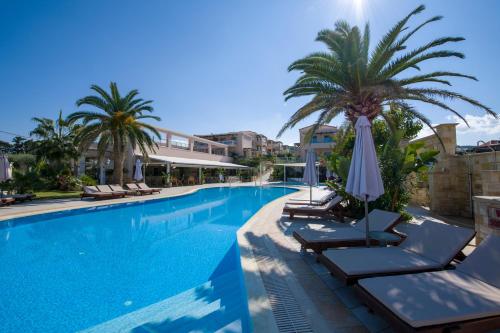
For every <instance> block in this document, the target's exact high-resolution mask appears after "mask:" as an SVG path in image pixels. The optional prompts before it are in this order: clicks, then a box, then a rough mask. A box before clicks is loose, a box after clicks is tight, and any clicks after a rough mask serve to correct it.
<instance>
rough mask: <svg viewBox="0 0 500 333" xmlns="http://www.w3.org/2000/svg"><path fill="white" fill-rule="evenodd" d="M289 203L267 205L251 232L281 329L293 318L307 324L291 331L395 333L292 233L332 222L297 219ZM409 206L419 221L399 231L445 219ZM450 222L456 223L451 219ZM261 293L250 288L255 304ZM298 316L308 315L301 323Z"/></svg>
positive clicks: (254, 222) (293, 323)
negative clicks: (284, 213)
mask: <svg viewBox="0 0 500 333" xmlns="http://www.w3.org/2000/svg"><path fill="white" fill-rule="evenodd" d="M285 201H286V199H284V198H282V199H279V200H276V201H274V202H273V203H271V204H270V205H268V206H266V207H264V208H263V209H262V210H261V211H260V212H259V213H257V214H256V216H255V217H254V219H253V220H254V221H249V223H251V227H250V229H249V230H247V231H246V232H245V236H246V238H247V240H248V242H249V243H250V246H251V249H252V251H253V253H254V256H255V258H257V261H259V262H264V263H265V264H264V265H261V264H259V265H258V266H259V267H258V268H259V271H260V276H261V277H262V279H263V280H264V285H266V281H268V280H269V281H271V286H270V287H267V286H266V291H267V294H268V296H269V297H270V298H271V308H272V310H273V312H274V313H275V315H274V316H275V319H276V320H277V322H278V327H279V326H280V324H279V323H280V322H281V325H286V324H285V323H283V322H286V320H288V321H289V323H288V326H289V327H295V326H300V325H302V326H300V327H301V329H295V330H291V331H290V332H384V333H386V332H392V330H391V328H390V327H389V325H388V324H387V322H386V321H385V320H383V319H382V318H381V317H379V316H377V315H375V314H373V313H370V312H369V311H368V309H367V308H366V307H365V306H364V305H362V304H361V303H360V301H359V299H358V298H357V297H356V295H355V294H354V292H353V289H352V287H347V286H344V285H343V284H342V283H341V281H339V280H338V279H336V278H335V277H333V276H331V274H330V273H329V272H328V270H327V269H326V268H325V267H324V266H323V265H321V264H319V263H317V262H316V260H315V259H316V256H315V255H314V254H313V253H312V252H302V253H301V251H300V244H299V243H298V242H297V241H295V239H294V238H293V237H292V234H293V231H294V230H297V229H299V228H301V227H304V226H305V225H306V224H307V225H308V226H309V227H312V228H317V229H319V228H322V227H326V226H328V224H329V223H330V222H328V221H324V220H320V219H306V218H304V219H300V218H295V219H294V220H293V221H291V220H290V219H289V218H288V217H286V216H282V215H281V211H282V209H283V205H284V202H285ZM408 210H409V212H410V213H411V214H412V215H414V219H413V220H412V221H411V223H410V224H402V225H400V226H399V228H398V230H400V231H402V232H404V230H405V229H406V228H409V227H411V224H420V223H422V222H423V221H424V220H426V219H431V220H435V221H440V222H443V220H442V219H438V217H436V216H434V215H433V214H431V213H430V212H429V211H428V210H426V209H424V208H422V207H409V208H408ZM446 222H448V223H450V221H449V220H448V221H446ZM451 222H453V221H451ZM453 224H460V222H457V223H453ZM473 248H474V242H471V246H470V247H469V250H468V251H466V253H467V252H470V251H471V250H472V249H473ZM276 281H279V283H277V282H276ZM247 287H248V286H247ZM275 289H278V290H279V292H280V293H281V294H284V295H285V298H286V304H287V307H288V308H285V307H284V306H283V305H282V304H280V299H279V298H280V297H279V296H277V295H275V294H274V292H273V290H275ZM258 296H259V295H258V294H256V295H255V299H252V290H250V296H249V301H250V304H251V305H254V304H253V302H254V301H255V303H256V304H261V305H262V303H259V297H258ZM273 303H274V304H273ZM256 307H257V308H258V306H256ZM296 309H299V310H300V311H297V310H296ZM287 312H292V313H293V316H289V317H288V318H286V315H284V314H283V313H287ZM294 318H302V319H299V320H298V321H299V322H298V323H297V322H294ZM295 320H296V319H295ZM258 328H260V327H258ZM256 331H257V332H259V331H260V330H258V329H257V330H256ZM262 331H265V330H262Z"/></svg>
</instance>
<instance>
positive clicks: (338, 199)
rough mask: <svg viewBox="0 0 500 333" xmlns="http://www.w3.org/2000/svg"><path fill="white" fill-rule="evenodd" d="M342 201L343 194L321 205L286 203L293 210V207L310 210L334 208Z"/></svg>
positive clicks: (320, 210)
mask: <svg viewBox="0 0 500 333" xmlns="http://www.w3.org/2000/svg"><path fill="white" fill-rule="evenodd" d="M341 201H342V197H341V196H336V197H335V198H333V199H332V200H330V201H328V202H327V203H326V204H324V205H321V206H311V205H285V207H286V208H287V209H290V210H293V209H298V210H304V211H305V210H310V211H319V212H322V211H325V212H326V211H328V210H330V209H332V208H333V207H334V206H335V205H337V204H338V203H339V202H341Z"/></svg>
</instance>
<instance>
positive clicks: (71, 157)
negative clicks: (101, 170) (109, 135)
mask: <svg viewBox="0 0 500 333" xmlns="http://www.w3.org/2000/svg"><path fill="white" fill-rule="evenodd" d="M33 121H34V122H35V123H36V124H37V126H36V127H35V129H33V130H32V131H31V132H30V135H31V136H34V137H36V138H37V139H38V140H37V141H35V142H34V145H35V153H36V154H37V156H38V157H39V158H44V159H45V160H46V161H47V163H48V164H49V165H52V166H54V165H56V169H58V170H60V169H62V168H63V167H66V166H68V165H70V164H71V163H72V162H74V161H75V160H76V159H77V158H78V155H79V154H78V150H77V147H76V144H75V136H76V134H77V132H78V130H79V126H78V125H75V124H71V123H69V122H68V121H66V120H64V119H63V117H62V111H59V116H58V118H57V119H56V120H55V121H54V120H52V119H48V118H38V117H35V118H33Z"/></svg>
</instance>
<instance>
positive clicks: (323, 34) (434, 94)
mask: <svg viewBox="0 0 500 333" xmlns="http://www.w3.org/2000/svg"><path fill="white" fill-rule="evenodd" d="M424 9H425V7H424V6H423V5H422V6H419V7H418V8H416V9H415V10H413V11H412V12H411V13H410V14H409V15H407V16H406V17H405V18H403V19H402V20H401V21H399V22H397V23H396V25H394V27H392V29H391V30H389V32H388V33H387V34H386V35H385V36H384V37H383V38H382V39H381V40H380V42H379V43H378V44H377V46H376V47H375V49H374V50H373V51H372V52H371V54H370V52H369V49H370V29H369V26H368V24H367V25H366V26H365V29H364V32H363V33H361V31H360V29H359V28H358V27H357V26H354V27H351V26H350V25H349V24H348V23H347V22H345V21H338V22H337V23H336V24H335V30H323V31H320V32H319V33H318V36H317V38H316V40H317V41H320V42H323V43H324V44H325V45H326V46H327V48H328V52H316V53H313V54H311V55H309V56H307V57H305V58H303V59H300V60H297V61H295V62H294V63H292V64H291V65H290V66H289V67H288V70H289V71H300V72H301V76H300V77H299V78H298V79H297V81H296V82H295V84H294V85H293V86H291V87H290V88H289V89H288V90H286V91H285V92H284V95H285V96H286V97H285V100H289V99H291V98H294V97H301V96H312V99H311V101H309V102H308V103H307V104H305V105H304V106H303V107H301V108H300V109H299V110H297V111H296V112H295V113H294V114H293V115H292V116H291V118H290V119H289V120H288V122H287V123H286V124H285V125H284V126H283V128H282V129H281V130H280V132H279V134H278V136H280V135H281V134H283V132H284V131H285V130H286V129H288V128H292V127H293V126H295V125H296V124H297V123H298V122H299V121H301V120H303V119H305V118H306V117H308V116H310V115H312V114H314V113H317V112H318V113H319V116H318V118H317V121H316V124H315V125H316V126H315V127H313V129H312V131H314V130H315V129H317V127H318V126H319V125H321V124H327V123H329V122H330V121H331V120H332V119H333V118H334V117H336V116H337V115H340V114H344V115H345V116H346V117H347V119H348V120H350V121H351V122H352V123H354V122H355V120H356V119H357V118H358V117H359V116H361V115H365V116H367V117H368V118H369V119H370V120H373V119H374V118H375V117H377V116H379V115H380V116H382V117H383V116H384V111H383V110H384V106H386V105H389V104H392V105H395V106H399V107H401V108H404V109H407V110H409V111H410V112H411V113H413V114H414V115H415V116H416V117H417V118H418V119H420V120H421V121H422V122H423V123H425V124H426V125H427V126H429V127H431V129H432V130H433V131H434V129H433V128H432V126H431V123H430V121H429V120H428V119H427V118H426V117H425V116H424V115H423V114H421V113H420V112H418V111H417V110H415V109H414V108H411V107H410V106H409V105H408V102H410V101H420V102H424V103H427V104H432V105H435V106H438V107H439V108H442V109H444V110H447V111H450V112H452V113H454V114H455V115H457V116H458V117H459V118H461V119H462V120H463V121H464V122H465V123H466V124H467V121H466V120H465V118H464V117H463V116H462V115H461V114H460V113H459V112H457V111H456V110H455V109H453V108H452V107H450V106H449V105H447V104H446V103H445V102H444V101H443V100H444V99H450V100H462V101H465V102H467V103H469V104H471V105H473V106H475V107H477V108H479V109H482V110H484V111H486V112H487V113H489V114H491V115H493V116H494V117H496V114H495V113H494V112H493V111H492V110H491V109H490V108H488V107H487V106H485V105H483V104H481V103H480V102H478V101H476V100H474V99H472V98H469V97H466V96H464V95H462V94H459V93H457V92H454V91H450V90H447V89H441V88H436V87H435V86H430V87H425V86H423V84H426V83H432V84H441V85H446V86H451V83H450V82H449V81H448V79H447V78H449V77H460V78H465V79H472V80H477V79H476V78H475V77H473V76H470V75H465V74H461V73H455V72H449V71H435V72H431V73H425V74H417V75H415V73H414V72H412V71H414V70H420V67H419V66H420V65H421V64H422V63H423V62H425V61H428V60H437V59H439V58H464V55H463V54H462V53H460V52H455V51H448V50H440V49H436V48H438V47H440V46H443V45H446V44H450V43H456V42H460V41H463V40H464V38H462V37H442V38H438V39H435V40H432V41H430V42H428V43H427V44H425V45H422V46H421V47H418V48H416V49H414V50H411V51H407V50H406V48H407V46H406V42H407V41H408V40H409V39H410V38H411V37H412V36H413V35H414V34H415V33H416V32H417V31H419V30H420V29H422V28H423V27H424V26H426V25H427V24H429V23H432V22H436V21H438V20H441V19H442V17H441V16H435V17H432V18H430V19H428V20H426V21H424V22H423V23H421V24H420V25H417V26H416V27H415V28H414V29H409V27H408V26H407V23H408V21H409V20H410V18H411V17H412V16H414V15H416V14H418V13H420V12H422V11H423V10H424ZM467 125H468V124H467Z"/></svg>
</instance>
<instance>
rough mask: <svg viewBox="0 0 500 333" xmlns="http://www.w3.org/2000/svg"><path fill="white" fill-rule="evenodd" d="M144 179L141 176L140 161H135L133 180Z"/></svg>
mask: <svg viewBox="0 0 500 333" xmlns="http://www.w3.org/2000/svg"><path fill="white" fill-rule="evenodd" d="M143 178H144V177H143V176H142V162H141V160H140V159H137V160H135V172H134V180H136V181H141V180H142V179H143Z"/></svg>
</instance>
